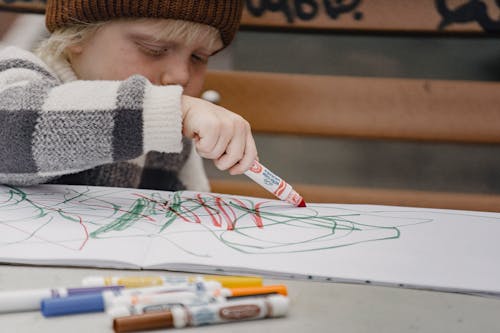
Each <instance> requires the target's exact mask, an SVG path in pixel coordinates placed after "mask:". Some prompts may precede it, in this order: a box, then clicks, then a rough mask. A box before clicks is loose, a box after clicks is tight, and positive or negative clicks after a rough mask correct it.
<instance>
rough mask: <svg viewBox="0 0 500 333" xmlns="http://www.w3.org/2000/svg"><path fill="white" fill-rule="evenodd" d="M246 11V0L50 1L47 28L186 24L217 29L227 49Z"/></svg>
mask: <svg viewBox="0 0 500 333" xmlns="http://www.w3.org/2000/svg"><path fill="white" fill-rule="evenodd" d="M242 8H243V1H242V0H136V1H132V0H47V6H46V11H45V24H46V25H47V29H49V31H50V32H54V30H56V29H57V28H62V27H67V26H71V25H73V24H77V23H82V22H85V23H91V22H99V21H107V20H110V19H114V18H126V17H127V18H135V17H136V18H141V17H147V18H165V19H175V20H185V21H192V22H196V23H202V24H206V25H210V26H212V27H215V28H216V29H218V30H219V31H220V34H221V39H222V42H223V43H224V46H227V45H229V43H231V41H232V39H233V37H234V35H235V33H236V31H237V30H238V27H239V24H240V18H241V11H242Z"/></svg>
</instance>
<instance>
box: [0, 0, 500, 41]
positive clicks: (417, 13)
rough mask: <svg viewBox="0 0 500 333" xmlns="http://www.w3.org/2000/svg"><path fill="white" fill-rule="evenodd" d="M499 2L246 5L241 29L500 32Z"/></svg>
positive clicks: (30, 2)
mask: <svg viewBox="0 0 500 333" xmlns="http://www.w3.org/2000/svg"><path fill="white" fill-rule="evenodd" d="M45 3H46V0H0V9H3V10H15V11H21V12H31V13H43V12H44V10H45ZM499 17H500V3H499V2H498V1H497V0H418V1H393V0H365V1H363V0H345V1H337V0H245V9H244V12H243V17H242V27H243V28H256V27H257V28H281V29H283V28H284V29H320V30H359V31H382V32H424V33H429V32H431V33H435V32H460V33H484V32H490V33H498V32H500V20H499Z"/></svg>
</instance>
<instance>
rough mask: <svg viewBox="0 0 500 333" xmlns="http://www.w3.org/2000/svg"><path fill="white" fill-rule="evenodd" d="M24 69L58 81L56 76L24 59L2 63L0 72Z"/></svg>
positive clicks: (0, 63) (0, 62)
mask: <svg viewBox="0 0 500 333" xmlns="http://www.w3.org/2000/svg"><path fill="white" fill-rule="evenodd" d="M16 68H24V69H29V70H32V71H35V72H37V73H39V74H42V75H43V76H45V77H46V78H48V79H50V80H52V81H57V79H56V78H55V77H54V75H52V74H50V73H49V72H48V71H47V70H46V69H45V68H43V67H41V66H38V65H37V64H35V63H33V62H31V61H28V60H23V59H8V60H2V61H0V72H3V71H6V70H8V69H16Z"/></svg>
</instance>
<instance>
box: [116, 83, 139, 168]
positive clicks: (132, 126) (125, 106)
mask: <svg viewBox="0 0 500 333" xmlns="http://www.w3.org/2000/svg"><path fill="white" fill-rule="evenodd" d="M145 86H146V79H145V78H143V77H141V76H133V77H131V78H130V79H128V80H126V81H124V82H123V83H122V84H121V85H120V87H119V88H118V97H117V110H116V113H115V117H114V129H113V160H115V161H119V160H129V159H133V158H136V157H137V156H139V155H141V154H142V146H143V122H142V110H143V106H142V103H143V101H144V93H145V91H144V90H145Z"/></svg>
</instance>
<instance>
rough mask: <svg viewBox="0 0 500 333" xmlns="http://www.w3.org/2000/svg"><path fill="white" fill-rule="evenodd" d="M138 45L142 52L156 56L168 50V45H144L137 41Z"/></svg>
mask: <svg viewBox="0 0 500 333" xmlns="http://www.w3.org/2000/svg"><path fill="white" fill-rule="evenodd" d="M137 46H138V47H139V49H140V50H141V51H142V52H144V53H146V54H147V55H150V56H154V57H157V56H161V55H163V54H165V52H167V51H168V48H166V47H154V46H148V45H143V44H140V43H137Z"/></svg>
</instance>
